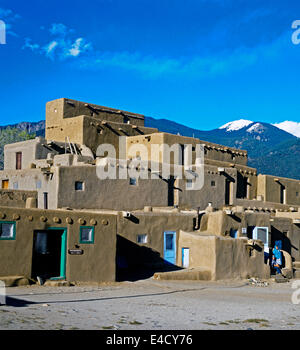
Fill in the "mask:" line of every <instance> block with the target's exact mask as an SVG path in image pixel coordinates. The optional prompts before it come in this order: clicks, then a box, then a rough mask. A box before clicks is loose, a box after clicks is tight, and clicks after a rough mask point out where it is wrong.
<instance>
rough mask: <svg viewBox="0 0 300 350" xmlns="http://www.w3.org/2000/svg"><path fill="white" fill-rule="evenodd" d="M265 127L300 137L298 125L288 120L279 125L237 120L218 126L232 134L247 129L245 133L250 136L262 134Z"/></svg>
mask: <svg viewBox="0 0 300 350" xmlns="http://www.w3.org/2000/svg"><path fill="white" fill-rule="evenodd" d="M265 125H273V126H275V127H276V128H278V129H281V130H283V131H286V132H288V133H289V134H291V135H294V136H296V137H300V123H297V122H293V121H288V120H286V121H284V122H281V123H274V124H267V123H260V122H253V121H251V120H247V119H238V120H234V121H231V122H229V123H226V124H225V125H222V126H220V127H219V130H225V131H226V132H232V131H239V130H242V129H244V128H247V127H248V128H247V129H245V131H246V132H249V133H251V134H253V133H258V134H262V133H263V132H264V131H265V130H266V126H265Z"/></svg>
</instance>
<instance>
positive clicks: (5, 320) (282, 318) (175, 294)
mask: <svg viewBox="0 0 300 350" xmlns="http://www.w3.org/2000/svg"><path fill="white" fill-rule="evenodd" d="M6 292H7V305H2V306H0V329H34V330H39V329H47V330H48V329H51V330H52V329H93V330H94V329H98V330H103V329H121V330H122V329H128V330H129V329H133V330H134V329H147V330H164V329H172V330H176V329H182V330H183V329H191V330H194V329H230V330H233V329H234V330H240V329H249V328H251V329H300V303H299V304H293V303H292V300H291V297H292V294H293V292H294V290H293V289H292V283H291V282H289V283H284V284H277V283H270V285H269V286H267V287H257V286H253V285H247V281H230V282H226V283H225V282H203V281H197V282H196V281H177V282H175V281H156V280H153V279H147V280H144V281H139V282H133V283H131V282H123V283H114V284H109V285H108V284H104V285H99V286H74V287H45V286H30V287H15V288H7V289H6Z"/></svg>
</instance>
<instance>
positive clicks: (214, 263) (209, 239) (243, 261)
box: [178, 231, 269, 280]
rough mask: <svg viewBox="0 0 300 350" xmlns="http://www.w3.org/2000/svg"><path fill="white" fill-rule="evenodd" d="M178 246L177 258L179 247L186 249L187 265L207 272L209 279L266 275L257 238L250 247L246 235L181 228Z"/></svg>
mask: <svg viewBox="0 0 300 350" xmlns="http://www.w3.org/2000/svg"><path fill="white" fill-rule="evenodd" d="M178 248H179V249H178V253H179V256H180V257H179V258H180V259H182V248H189V268H199V267H201V268H203V269H205V270H207V271H210V272H211V279H212V280H226V279H234V278H242V279H246V278H249V277H259V278H268V277H269V269H268V267H267V266H266V265H265V264H264V251H263V245H262V244H261V243H260V242H259V241H255V245H254V246H250V245H248V239H247V238H237V239H233V238H228V237H226V238H225V237H219V236H214V235H211V236H202V235H200V234H195V233H191V232H182V231H181V232H180V240H179V246H178Z"/></svg>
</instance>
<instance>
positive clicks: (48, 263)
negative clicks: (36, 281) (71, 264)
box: [32, 228, 67, 280]
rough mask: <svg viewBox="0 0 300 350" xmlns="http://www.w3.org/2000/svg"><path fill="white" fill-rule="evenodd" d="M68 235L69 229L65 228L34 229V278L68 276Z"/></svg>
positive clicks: (61, 277)
mask: <svg viewBox="0 0 300 350" xmlns="http://www.w3.org/2000/svg"><path fill="white" fill-rule="evenodd" d="M66 235H67V230H66V229H63V228H62V229H61V228H51V229H47V230H38V231H34V237H33V255H32V278H37V277H38V276H39V277H41V278H42V279H43V280H45V279H64V278H65V277H66V276H65V275H66Z"/></svg>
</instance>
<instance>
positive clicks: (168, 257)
mask: <svg viewBox="0 0 300 350" xmlns="http://www.w3.org/2000/svg"><path fill="white" fill-rule="evenodd" d="M164 259H165V261H166V262H167V263H169V264H173V265H175V264H176V232H175V231H165V232H164Z"/></svg>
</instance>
